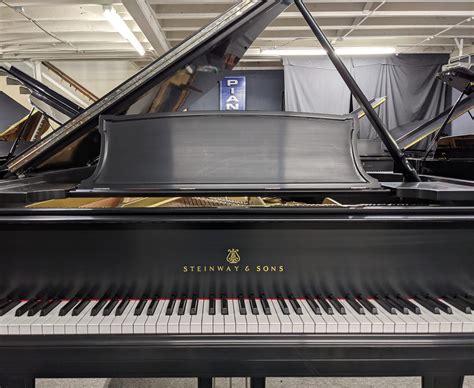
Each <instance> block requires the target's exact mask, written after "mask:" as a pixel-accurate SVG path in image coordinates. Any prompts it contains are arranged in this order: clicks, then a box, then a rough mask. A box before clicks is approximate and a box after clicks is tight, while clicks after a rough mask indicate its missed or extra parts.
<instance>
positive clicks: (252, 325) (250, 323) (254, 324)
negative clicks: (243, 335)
mask: <svg viewBox="0 0 474 388" xmlns="http://www.w3.org/2000/svg"><path fill="white" fill-rule="evenodd" d="M245 310H247V315H246V316H245V320H246V326H247V333H258V320H257V316H256V315H253V314H252V310H251V308H250V301H249V300H248V299H245Z"/></svg>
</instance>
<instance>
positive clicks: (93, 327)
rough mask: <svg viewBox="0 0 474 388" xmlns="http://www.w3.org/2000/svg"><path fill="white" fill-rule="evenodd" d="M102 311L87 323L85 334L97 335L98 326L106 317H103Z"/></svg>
mask: <svg viewBox="0 0 474 388" xmlns="http://www.w3.org/2000/svg"><path fill="white" fill-rule="evenodd" d="M103 312H104V309H102V310H100V312H99V313H98V314H97V315H96V316H95V317H92V319H91V320H89V321H88V323H87V334H99V333H100V332H99V326H100V323H101V322H102V320H103V319H104V318H106V317H104V315H103Z"/></svg>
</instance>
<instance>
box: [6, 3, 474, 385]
mask: <svg viewBox="0 0 474 388" xmlns="http://www.w3.org/2000/svg"><path fill="white" fill-rule="evenodd" d="M290 4H291V2H290V1H283V0H281V1H280V0H274V1H260V2H254V1H244V2H242V3H239V4H237V5H235V6H234V7H232V8H231V9H230V10H229V11H228V12H226V13H225V14H224V15H222V16H221V17H219V18H218V19H216V20H215V21H213V22H212V23H211V24H210V25H209V26H208V27H205V28H204V29H202V30H200V31H199V32H198V33H197V34H196V35H194V36H193V37H191V38H190V39H188V40H186V41H185V42H183V43H182V44H180V45H179V46H177V47H176V48H174V49H173V50H171V51H170V52H168V53H167V54H165V55H164V56H162V57H161V58H159V59H158V60H157V61H156V62H154V63H152V64H150V65H149V66H148V67H146V68H144V69H143V70H142V71H140V72H139V73H137V74H136V75H135V76H133V77H132V78H130V79H129V80H127V81H126V82H124V83H123V84H122V85H120V86H118V87H117V88H116V89H115V90H113V91H111V92H110V93H109V94H108V95H106V96H105V97H104V98H102V99H100V100H99V101H97V102H96V103H94V104H93V105H92V106H90V107H89V108H87V109H85V110H84V111H83V112H81V113H79V114H78V115H77V116H75V117H73V118H72V119H71V120H70V121H68V122H66V123H65V124H64V125H62V126H61V127H60V128H58V129H57V130H56V131H55V132H53V133H52V134H51V135H49V136H48V137H46V138H44V139H42V140H41V141H39V142H38V143H36V144H35V145H33V146H32V147H31V148H29V149H28V150H26V151H24V152H22V153H21V154H20V155H18V156H16V157H15V158H13V159H12V160H10V161H9V162H8V163H7V164H5V165H4V166H3V168H2V180H1V182H0V203H1V205H2V209H0V229H1V233H2V234H1V237H2V240H1V250H0V255H1V261H0V265H1V271H0V294H1V296H0V298H1V300H0V386H2V387H32V386H34V379H35V378H42V377H43V378H44V377H58V378H59V377H138V376H141V377H196V378H198V383H199V386H200V387H210V386H211V385H212V380H211V378H212V377H215V376H217V377H218V376H248V377H251V378H252V386H253V387H263V386H264V385H265V377H269V376H279V377H285V376H423V380H422V381H423V387H425V388H428V387H443V388H445V387H461V386H462V384H463V376H465V375H469V374H474V315H473V314H472V309H473V308H474V299H473V294H474V261H473V259H472V257H473V252H474V240H473V232H474V182H470V181H466V180H456V179H451V178H440V177H436V176H429V175H419V174H417V172H416V171H415V170H414V169H413V167H412V166H411V165H410V163H409V162H408V161H407V159H406V158H405V155H404V154H403V152H402V151H400V149H399V148H398V146H397V144H396V142H395V141H394V140H393V138H392V137H391V136H390V134H389V132H388V131H387V130H386V129H385V127H384V125H383V124H382V122H381V121H380V119H379V118H378V116H377V115H376V114H375V112H374V111H373V109H372V108H371V107H370V103H369V102H368V101H367V99H366V98H365V96H364V95H363V94H362V92H361V91H360V89H359V88H358V86H357V84H356V83H355V82H354V80H353V79H352V77H351V76H350V74H349V73H348V72H347V69H346V68H345V67H344V65H343V64H342V62H341V61H340V60H339V58H338V57H337V55H336V54H335V53H334V51H333V49H332V47H331V45H330V43H329V42H328V41H327V39H326V37H325V36H324V34H323V33H322V32H321V30H320V28H319V26H318V25H317V24H316V22H315V21H314V19H313V18H312V16H311V14H310V13H309V12H308V11H307V9H306V7H305V5H304V4H303V2H302V1H300V0H296V1H295V4H296V6H297V7H298V9H299V10H300V11H301V13H302V15H303V17H304V18H305V20H306V21H307V22H308V24H309V26H310V27H311V29H312V30H313V32H314V33H315V36H316V38H317V39H318V40H319V42H320V43H321V45H322V46H323V48H325V49H326V50H327V52H328V55H329V57H330V58H331V60H332V61H333V63H334V65H335V66H336V68H337V69H338V71H339V72H340V74H341V76H342V77H343V79H344V81H345V82H346V83H347V85H348V86H349V87H350V88H351V91H352V93H353V94H354V95H355V96H357V99H358V102H359V104H360V106H361V107H362V108H363V110H364V112H365V114H366V115H367V118H368V119H369V120H370V121H371V123H372V125H373V126H374V128H375V129H376V130H377V132H378V134H379V136H380V138H381V140H382V141H383V142H384V143H385V145H386V147H387V149H388V150H389V152H390V154H391V156H392V158H393V159H394V163H395V165H396V166H397V171H400V172H399V173H372V174H370V175H369V174H368V173H367V172H365V171H364V169H363V167H362V164H361V162H360V158H359V156H358V153H357V147H356V138H357V130H358V120H357V117H356V116H355V115H343V116H334V115H324V114H321V115H315V114H301V113H298V114H296V113H282V112H279V113H272V112H245V113H238V112H186V108H187V107H188V106H189V105H190V104H192V102H193V101H195V100H196V99H197V98H199V97H200V96H201V95H202V94H204V93H205V92H206V90H209V88H210V87H212V86H213V85H215V83H216V82H217V81H218V80H219V79H220V77H221V76H222V72H223V71H227V70H230V69H232V68H233V67H234V66H235V65H236V64H237V63H238V61H239V59H240V58H242V56H243V54H244V52H245V50H246V49H247V48H248V47H249V46H250V44H251V43H252V41H253V40H254V39H255V38H256V37H257V36H258V35H259V33H260V32H261V31H262V30H263V29H264V28H265V26H266V25H268V24H269V23H270V22H271V21H272V20H273V19H274V18H275V17H277V16H278V15H279V14H280V13H281V12H282V11H283V10H284V9H285V8H286V7H287V6H289V5H290Z"/></svg>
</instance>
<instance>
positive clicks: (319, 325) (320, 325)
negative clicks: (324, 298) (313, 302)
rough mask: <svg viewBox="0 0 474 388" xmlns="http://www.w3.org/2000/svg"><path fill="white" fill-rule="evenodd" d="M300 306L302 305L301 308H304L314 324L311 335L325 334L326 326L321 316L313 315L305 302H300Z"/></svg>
mask: <svg viewBox="0 0 474 388" xmlns="http://www.w3.org/2000/svg"><path fill="white" fill-rule="evenodd" d="M300 304H301V305H302V308H304V310H305V311H306V313H307V314H308V316H309V317H310V318H311V319H312V321H313V323H314V331H313V333H326V331H327V327H326V326H327V324H326V321H325V320H324V319H323V317H322V316H321V314H315V313H314V311H313V310H312V308H311V307H310V305H309V304H308V302H307V301H306V300H300Z"/></svg>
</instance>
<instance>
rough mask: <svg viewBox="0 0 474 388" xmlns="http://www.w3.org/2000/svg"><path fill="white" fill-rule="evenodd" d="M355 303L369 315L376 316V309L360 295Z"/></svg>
mask: <svg viewBox="0 0 474 388" xmlns="http://www.w3.org/2000/svg"><path fill="white" fill-rule="evenodd" d="M357 301H358V302H359V303H360V304H361V305H362V306H364V308H365V309H366V310H367V311H368V312H369V313H371V314H372V315H376V314H378V311H377V307H375V306H374V305H373V304H372V303H370V301H369V300H367V299H365V298H363V297H362V295H357Z"/></svg>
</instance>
